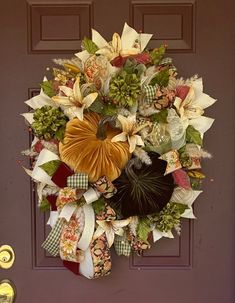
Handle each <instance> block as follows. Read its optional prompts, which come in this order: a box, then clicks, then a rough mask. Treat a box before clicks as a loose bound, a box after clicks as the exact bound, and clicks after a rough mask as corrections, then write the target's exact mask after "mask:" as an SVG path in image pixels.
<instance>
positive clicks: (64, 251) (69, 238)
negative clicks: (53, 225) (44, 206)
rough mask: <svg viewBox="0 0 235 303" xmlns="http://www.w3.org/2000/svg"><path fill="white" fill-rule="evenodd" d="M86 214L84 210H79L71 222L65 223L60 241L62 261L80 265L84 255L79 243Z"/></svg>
mask: <svg viewBox="0 0 235 303" xmlns="http://www.w3.org/2000/svg"><path fill="white" fill-rule="evenodd" d="M83 220H84V213H83V210H82V208H79V209H78V212H77V214H76V215H73V216H72V218H71V219H70V221H69V222H64V224H63V228H62V233H61V239H60V257H61V259H62V260H66V261H71V262H77V263H80V262H81V261H82V260H83V258H84V254H83V251H82V250H80V249H78V247H77V243H78V241H79V239H80V238H81V235H82V231H83V229H84V222H83Z"/></svg>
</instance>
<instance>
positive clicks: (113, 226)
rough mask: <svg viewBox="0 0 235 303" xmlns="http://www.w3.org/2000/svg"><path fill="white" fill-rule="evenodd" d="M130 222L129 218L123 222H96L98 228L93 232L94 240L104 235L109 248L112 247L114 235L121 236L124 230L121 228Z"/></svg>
mask: <svg viewBox="0 0 235 303" xmlns="http://www.w3.org/2000/svg"><path fill="white" fill-rule="evenodd" d="M130 221H131V218H128V219H125V220H110V221H105V220H97V221H96V223H97V224H98V227H97V229H96V231H95V234H94V238H95V239H96V238H98V237H100V236H101V235H102V234H103V233H105V235H106V237H107V241H108V244H109V247H111V246H112V245H113V242H114V237H115V234H116V235H119V236H123V233H124V230H123V227H125V226H127V225H128V224H129V223H130Z"/></svg>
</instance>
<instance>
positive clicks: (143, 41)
mask: <svg viewBox="0 0 235 303" xmlns="http://www.w3.org/2000/svg"><path fill="white" fill-rule="evenodd" d="M152 36H153V35H152V34H145V33H144V34H140V51H141V52H142V51H143V50H144V49H145V47H146V46H147V44H148V43H149V40H150V39H151V38H152Z"/></svg>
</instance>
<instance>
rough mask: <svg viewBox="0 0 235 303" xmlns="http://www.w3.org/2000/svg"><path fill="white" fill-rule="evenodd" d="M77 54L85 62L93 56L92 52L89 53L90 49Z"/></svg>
mask: <svg viewBox="0 0 235 303" xmlns="http://www.w3.org/2000/svg"><path fill="white" fill-rule="evenodd" d="M75 56H77V57H78V58H79V59H80V60H81V61H82V63H83V64H84V63H85V61H86V60H87V59H88V58H89V57H90V56H91V54H89V53H88V51H86V50H84V51H82V52H78V53H76V54H75Z"/></svg>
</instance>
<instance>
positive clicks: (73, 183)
mask: <svg viewBox="0 0 235 303" xmlns="http://www.w3.org/2000/svg"><path fill="white" fill-rule="evenodd" d="M67 186H68V187H71V188H80V189H88V175H86V174H84V173H76V174H74V175H72V176H69V177H68V178H67Z"/></svg>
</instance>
